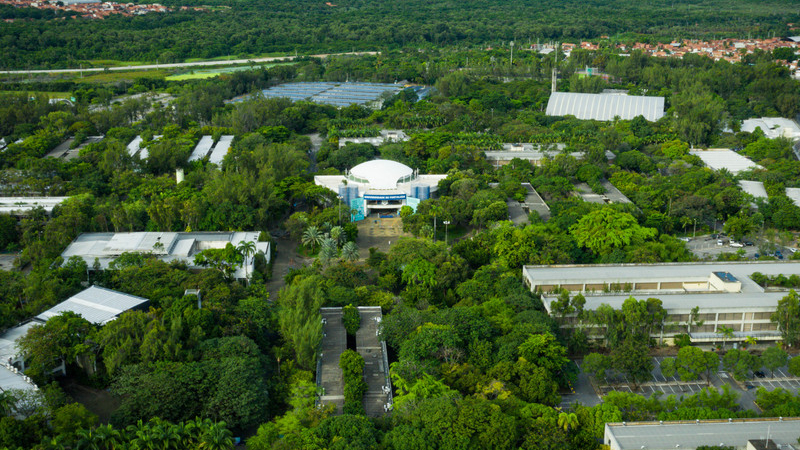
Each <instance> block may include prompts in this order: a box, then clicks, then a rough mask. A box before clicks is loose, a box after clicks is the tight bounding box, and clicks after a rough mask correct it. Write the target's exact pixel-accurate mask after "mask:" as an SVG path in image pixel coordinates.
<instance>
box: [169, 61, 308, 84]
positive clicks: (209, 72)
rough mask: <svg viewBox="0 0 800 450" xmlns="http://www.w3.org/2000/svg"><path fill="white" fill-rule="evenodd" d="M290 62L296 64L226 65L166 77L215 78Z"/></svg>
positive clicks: (175, 78)
mask: <svg viewBox="0 0 800 450" xmlns="http://www.w3.org/2000/svg"><path fill="white" fill-rule="evenodd" d="M288 64H294V63H276V64H259V65H257V66H239V67H225V68H221V69H203V70H193V71H191V72H186V73H182V74H179V75H170V76H168V77H167V78H166V80H167V81H184V80H202V79H206V78H214V77H216V76H219V75H221V74H223V73H232V72H239V71H242V70H256V69H259V68H261V67H263V68H265V69H269V68H270V67H275V66H281V65H288Z"/></svg>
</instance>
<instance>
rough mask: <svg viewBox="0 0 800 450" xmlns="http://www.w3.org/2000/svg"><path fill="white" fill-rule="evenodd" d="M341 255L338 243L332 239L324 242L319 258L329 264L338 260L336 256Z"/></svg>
mask: <svg viewBox="0 0 800 450" xmlns="http://www.w3.org/2000/svg"><path fill="white" fill-rule="evenodd" d="M338 253H339V249H338V248H337V247H336V242H334V240H333V239H331V238H326V239H323V240H322V246H321V247H320V251H319V258H320V260H321V261H322V262H323V263H328V261H330V260H332V259H334V258H336V255H337V254H338Z"/></svg>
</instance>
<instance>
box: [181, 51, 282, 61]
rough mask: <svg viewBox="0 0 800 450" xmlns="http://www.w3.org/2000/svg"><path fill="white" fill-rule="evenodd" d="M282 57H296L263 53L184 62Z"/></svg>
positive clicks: (188, 59)
mask: <svg viewBox="0 0 800 450" xmlns="http://www.w3.org/2000/svg"><path fill="white" fill-rule="evenodd" d="M280 56H294V55H290V54H289V53H282V52H277V53H262V54H260V55H247V56H244V57H243V56H240V55H225V56H217V57H216V58H187V59H186V60H185V61H184V62H187V63H192V62H200V61H230V60H231V59H255V58H270V57H280Z"/></svg>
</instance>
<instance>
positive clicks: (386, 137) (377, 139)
mask: <svg viewBox="0 0 800 450" xmlns="http://www.w3.org/2000/svg"><path fill="white" fill-rule="evenodd" d="M407 140H408V135H407V134H405V133H404V132H403V130H381V131H380V134H379V135H378V136H374V137H340V138H339V148H342V147H344V146H345V145H347V144H372V145H374V146H375V147H377V146H379V145H381V144H385V143H387V142H405V141H407Z"/></svg>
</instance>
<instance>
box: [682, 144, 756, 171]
mask: <svg viewBox="0 0 800 450" xmlns="http://www.w3.org/2000/svg"><path fill="white" fill-rule="evenodd" d="M689 153H690V154H692V155H695V156H697V157H699V158H700V159H702V160H703V162H704V163H705V165H707V166H708V167H710V168H712V169H714V170H721V169H726V170H727V171H728V172H730V173H732V174H733V175H736V174H738V173H739V172H744V171H746V170H750V169H763V167H761V166H759V165H758V164H756V163H754V162H753V161H750V160H749V159H747V158H745V157H744V156H742V155H740V154H738V153H736V152H735V151H733V150H730V149H727V148H710V149H708V150H691V151H690V152H689Z"/></svg>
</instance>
